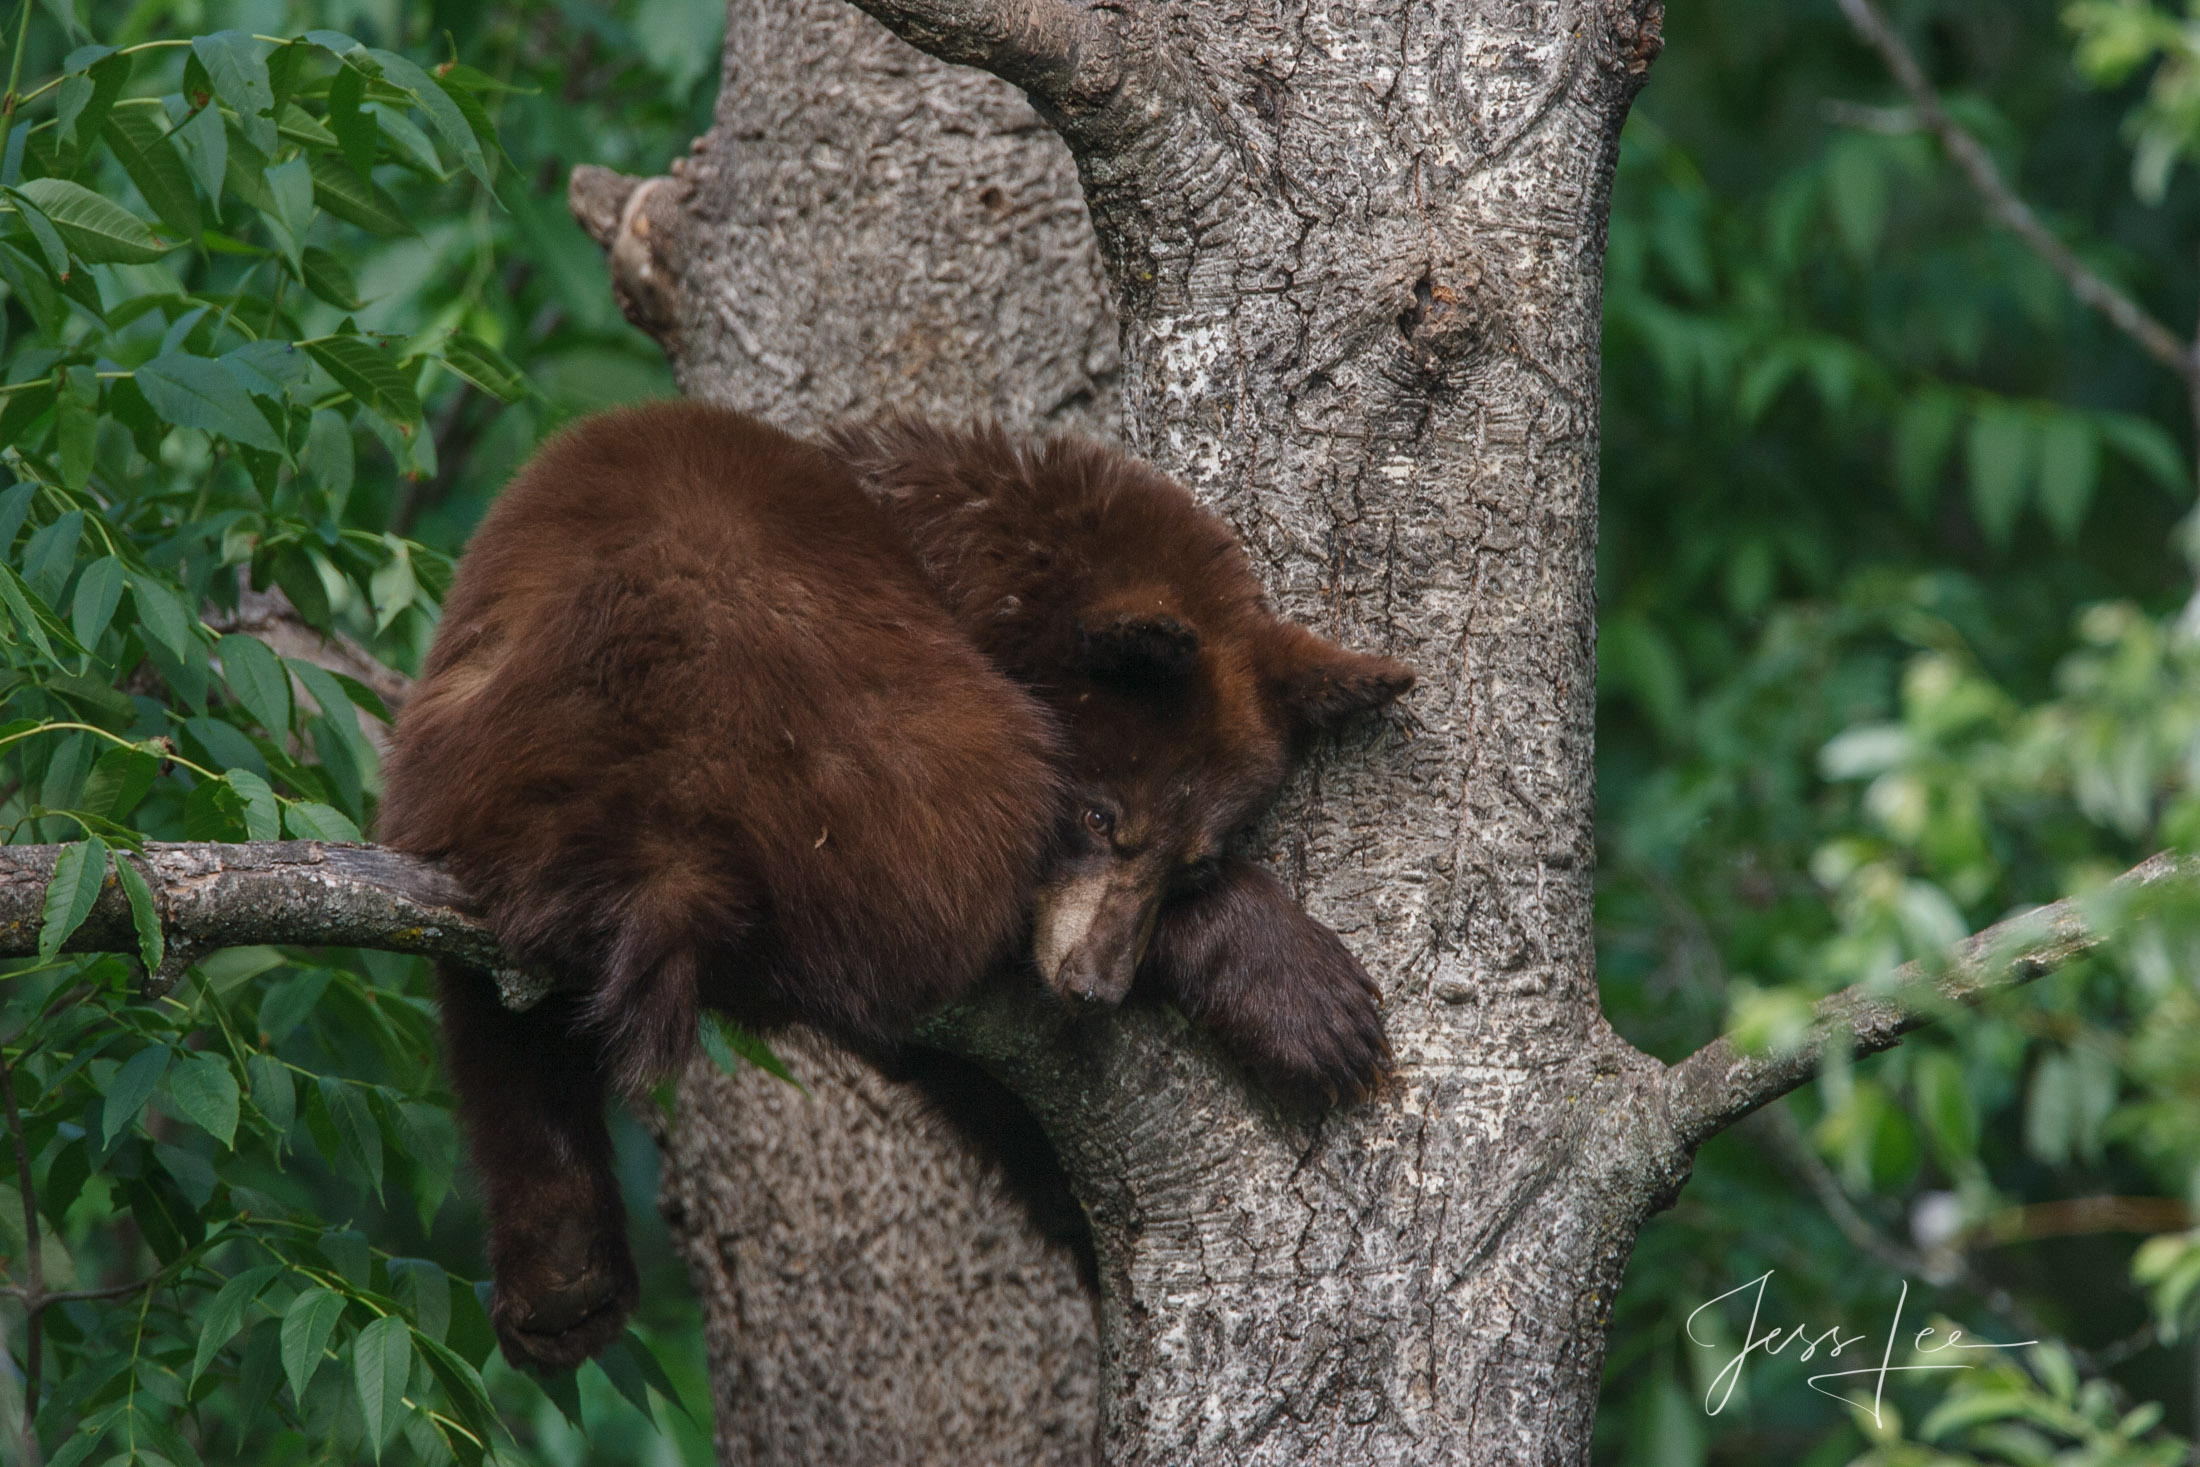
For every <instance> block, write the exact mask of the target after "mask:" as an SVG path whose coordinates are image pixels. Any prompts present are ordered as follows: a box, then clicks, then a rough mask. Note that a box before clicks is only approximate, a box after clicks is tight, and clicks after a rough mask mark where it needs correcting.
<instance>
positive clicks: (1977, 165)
mask: <svg viewBox="0 0 2200 1467" xmlns="http://www.w3.org/2000/svg"><path fill="white" fill-rule="evenodd" d="M1840 4H1841V13H1842V14H1843V15H1846V16H1847V17H1848V18H1849V24H1851V25H1853V26H1855V27H1856V30H1857V33H1858V34H1859V35H1861V36H1863V38H1864V39H1865V40H1866V41H1867V42H1869V43H1870V45H1871V47H1872V49H1873V50H1875V51H1877V52H1878V53H1879V55H1880V58H1881V59H1882V60H1884V61H1885V62H1886V63H1887V70H1889V71H1891V72H1893V73H1894V79H1895V80H1896V81H1897V82H1899V83H1901V86H1902V90H1903V91H1905V92H1908V93H1909V94H1910V104H1911V105H1912V106H1913V107H1915V108H1916V109H1917V116H1918V120H1919V121H1921V122H1923V123H1924V124H1925V126H1926V127H1927V128H1928V129H1930V130H1931V132H1932V134H1933V136H1935V137H1937V138H1939V139H1940V145H1941V146H1942V147H1943V148H1946V149H1947V150H1948V156H1949V157H1951V158H1953V159H1954V160H1955V162H1956V166H1957V167H1959V168H1961V169H1962V170H1963V171H1964V173H1965V175H1966V176H1968V177H1969V178H1970V180H1971V186H1972V187H1973V188H1975V189H1977V190H1978V193H1979V196H1980V197H1981V198H1983V199H1984V200H1985V201H1986V207H1987V208H1988V209H1989V210H1991V211H1992V212H1993V215H1994V217H1995V218H1997V219H1999V220H2000V221H2001V222H2002V223H2003V224H2005V225H2007V226H2008V227H2009V229H2010V230H2011V231H2012V232H2013V233H2015V235H2016V236H2017V238H2019V239H2021V240H2023V241H2024V242H2025V243H2026V244H2027V245H2029V246H2031V248H2032V251H2033V253H2034V254H2037V255H2038V256H2039V257H2040V258H2041V259H2043V260H2045V261H2046V262H2047V263H2048V265H2049V266H2051V267H2052V268H2053V269H2054V271H2055V273H2056V274H2058V275H2060V276H2062V278H2063V280H2064V281H2065V282H2067V283H2068V285H2069V286H2070V293H2071V294H2072V295H2075V296H2076V297H2077V298H2078V299H2079V300H2080V301H2083V302H2084V303H2085V304H2086V305H2088V306H2091V307H2092V308H2093V309H2094V310H2096V311H2099V312H2100V313H2101V314H2102V315H2103V316H2105V317H2107V318H2108V320H2109V323H2110V324H2111V325H2113V326H2115V327H2116V329H2117V330H2119V331H2121V332H2123V333H2124V334H2125V335H2126V336H2128V337H2130V338H2131V339H2132V340H2133V341H2135V342H2137V343H2138V344H2139V345H2140V347H2141V348H2142V349H2143V350H2145V352H2146V353H2147V355H2149V356H2151V357H2153V358H2154V359H2155V360H2156V361H2158V362H2160V363H2161V364H2162V365H2163V366H2165V367H2168V368H2169V369H2170V370H2171V371H2173V372H2175V373H2177V374H2178V375H2179V376H2181V377H2185V378H2187V379H2189V380H2193V381H2195V383H2196V384H2200V356H2196V355H2195V351H2194V348H2193V347H2192V346H2191V345H2188V344H2187V343H2185V342H2183V341H2181V340H2179V339H2178V337H2177V333H2176V332H2174V331H2172V330H2170V329H2169V328H2168V327H2167V326H2164V325H2163V324H2162V323H2161V322H2160V321H2157V320H2155V319H2154V317H2152V316H2150V315H2148V314H2147V312H2146V311H2145V309H2144V308H2142V307H2141V306H2140V305H2139V303H2138V302H2136V301H2134V300H2133V299H2132V298H2131V297H2130V296H2128V295H2125V294H2124V293H2123V292H2122V291H2120V290H2118V289H2117V288H2116V287H2115V286H2113V285H2110V284H2109V283H2108V282H2107V281H2105V280H2103V279H2102V278H2101V277H2100V276H2098V275H2096V274H2094V273H2093V272H2092V271H2091V270H2089V269H2087V268H2086V266H2085V264H2084V262H2082V261H2081V260H2079V258H2078V257H2077V256H2076V255H2074V254H2072V253H2071V252H2070V247H2069V246H2068V245H2066V244H2064V243H2063V242H2062V241H2061V240H2059V239H2057V238H2056V237H2055V236H2054V234H2053V233H2052V232H2050V231H2049V230H2048V228H2047V226H2046V225H2044V224H2042V223H2040V218H2039V215H2037V214H2035V213H2033V212H2032V206H2031V205H2029V204H2027V203H2025V202H2024V200H2022V199H2020V198H2018V197H2017V196H2016V194H2015V193H2014V192H2013V191H2012V190H2011V189H2010V187H2009V185H2008V184H2007V183H2005V182H2003V181H2002V177H2001V172H2000V170H1998V169H1997V168H1995V167H1994V161H1993V159H1991V158H1989V157H1987V156H1986V149H1985V148H1983V147H1981V146H1980V145H1979V140H1978V139H1977V138H1975V137H1973V136H1971V134H1970V133H1969V132H1967V131H1966V130H1964V129H1963V128H1962V127H1960V126H1959V125H1957V123H1956V121H1955V119H1954V118H1952V117H1950V116H1949V115H1948V110H1947V109H1946V108H1945V107H1943V106H1941V104H1940V95H1939V93H1937V92H1935V91H1934V90H1933V84H1932V83H1931V82H1930V81H1928V80H1926V78H1925V72H1924V69H1923V68H1922V67H1920V66H1919V65H1918V64H1917V58H1916V57H1914V56H1912V55H1911V54H1910V52H1909V48H1908V47H1906V46H1904V45H1903V44H1902V38H1901V37H1899V36H1897V35H1896V34H1895V33H1894V29H1893V27H1891V26H1889V25H1888V24H1887V18H1886V17H1885V16H1883V15H1881V14H1880V13H1879V11H1878V10H1877V9H1876V8H1875V7H1874V6H1873V5H1872V3H1871V0H1840ZM2195 390H2196V392H2200V385H2196V388H2195Z"/></svg>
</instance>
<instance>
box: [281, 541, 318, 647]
mask: <svg viewBox="0 0 2200 1467" xmlns="http://www.w3.org/2000/svg"><path fill="white" fill-rule="evenodd" d="M322 564H323V562H322V560H321V558H320V555H319V554H318V553H317V552H314V551H310V550H307V549H306V548H305V547H304V546H302V545H300V544H298V543H297V542H296V541H291V542H290V543H289V544H286V545H279V546H277V547H275V549H274V551H273V552H272V553H271V554H270V555H269V556H268V562H267V567H268V570H269V572H270V573H271V574H272V575H273V576H274V578H275V584H276V585H278V586H280V587H282V588H283V594H284V595H285V596H287V597H289V598H290V604H291V605H292V606H293V607H294V608H296V610H297V612H298V615H300V616H301V617H304V618H305V622H306V625H308V626H310V627H313V628H314V629H315V630H317V631H320V632H323V633H326V632H327V631H328V630H329V626H330V608H329V601H328V587H327V586H326V585H324V584H323V583H322V580H321V566H322Z"/></svg>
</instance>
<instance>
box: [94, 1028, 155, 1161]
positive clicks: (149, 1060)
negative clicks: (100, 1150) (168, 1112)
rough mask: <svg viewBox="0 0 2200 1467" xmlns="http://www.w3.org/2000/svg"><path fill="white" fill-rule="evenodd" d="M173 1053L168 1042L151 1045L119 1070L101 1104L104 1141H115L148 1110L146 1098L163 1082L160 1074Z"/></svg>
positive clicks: (101, 1137) (107, 1143)
mask: <svg viewBox="0 0 2200 1467" xmlns="http://www.w3.org/2000/svg"><path fill="white" fill-rule="evenodd" d="M169 1053H170V1051H169V1049H168V1046H167V1045H165V1044H151V1045H147V1046H146V1047H145V1048H143V1049H141V1050H139V1051H138V1052H137V1053H136V1054H133V1055H131V1056H130V1058H129V1059H128V1060H127V1061H126V1062H125V1063H124V1064H123V1066H122V1068H121V1069H120V1070H119V1071H117V1072H116V1073H115V1078H114V1079H113V1080H112V1081H111V1082H110V1083H109V1084H108V1086H107V1093H106V1095H105V1097H103V1101H102V1104H101V1107H100V1117H99V1128H100V1141H101V1144H102V1145H112V1144H113V1142H114V1139H115V1137H117V1136H119V1135H121V1134H122V1133H123V1132H124V1131H127V1130H128V1129H130V1127H131V1125H132V1124H133V1123H134V1122H135V1121H136V1120H137V1118H138V1116H139V1114H140V1113H142V1112H143V1111H144V1109H145V1102H146V1101H148V1100H151V1099H152V1098H153V1089H154V1087H155V1086H157V1085H159V1084H160V1077H161V1076H162V1075H165V1074H167V1073H168V1059H169Z"/></svg>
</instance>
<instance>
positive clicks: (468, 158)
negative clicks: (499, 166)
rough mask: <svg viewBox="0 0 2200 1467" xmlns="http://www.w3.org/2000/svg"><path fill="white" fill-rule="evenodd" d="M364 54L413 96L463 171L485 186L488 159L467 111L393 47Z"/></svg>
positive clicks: (384, 74) (396, 84)
mask: <svg viewBox="0 0 2200 1467" xmlns="http://www.w3.org/2000/svg"><path fill="white" fill-rule="evenodd" d="M367 54H368V55H369V56H372V57H373V58H374V59H375V61H376V62H377V63H378V64H379V65H380V66H381V68H382V79H383V80H384V81H387V82H390V83H392V84H393V85H395V86H399V87H402V88H403V89H404V90H405V91H406V93H407V94H408V95H410V96H411V97H412V99H413V101H414V102H415V103H416V104H417V105H418V106H419V108H420V110H421V111H423V112H425V113H427V114H428V120H429V121H430V122H432V123H434V124H435V130H436V131H437V132H439V133H441V134H442V135H443V141H444V142H446V143H448V144H449V145H450V148H451V151H452V152H454V153H456V154H458V156H459V160H460V161H461V162H463V163H464V164H465V165H466V171H467V172H469V173H471V174H473V176H474V177H476V178H478V179H480V180H481V182H482V185H483V186H484V187H486V186H487V185H488V182H489V163H488V160H487V159H486V158H484V157H483V156H482V152H481V143H480V142H479V141H478V140H477V139H476V138H475V137H474V130H473V128H471V127H469V126H468V125H467V123H466V114H465V113H464V112H462V111H460V110H459V107H458V104H457V103H455V102H453V101H452V100H451V98H450V95H449V94H448V93H446V92H445V91H444V90H443V88H441V87H439V86H437V85H436V84H435V80H434V79H433V78H432V77H430V76H429V75H428V74H427V73H426V72H425V71H422V70H421V69H420V68H419V67H418V66H416V65H414V64H413V63H412V62H411V61H408V60H407V59H406V58H404V57H403V56H400V55H398V54H397V53H396V52H394V51H379V50H374V49H372V48H370V49H369V50H368V52H367Z"/></svg>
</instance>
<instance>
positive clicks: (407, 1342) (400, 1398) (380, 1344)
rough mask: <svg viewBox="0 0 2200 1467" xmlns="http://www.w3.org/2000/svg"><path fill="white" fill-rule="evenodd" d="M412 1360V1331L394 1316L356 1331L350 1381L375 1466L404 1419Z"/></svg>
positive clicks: (382, 1318) (386, 1315) (388, 1316)
mask: <svg viewBox="0 0 2200 1467" xmlns="http://www.w3.org/2000/svg"><path fill="white" fill-rule="evenodd" d="M412 1356H413V1351H412V1330H411V1328H410V1327H409V1326H407V1325H406V1323H405V1321H404V1320H402V1319H400V1318H398V1317H397V1316H396V1315H394V1314H385V1315H383V1316H382V1317H381V1318H380V1319H378V1320H376V1321H375V1322H374V1323H372V1324H370V1325H368V1326H367V1327H366V1328H365V1329H363V1330H361V1331H359V1338H358V1339H357V1340H355V1341H353V1343H352V1347H351V1370H352V1380H353V1382H354V1383H355V1384H356V1385H357V1386H358V1387H359V1412H360V1414H361V1415H362V1416H364V1417H366V1419H367V1442H368V1444H369V1445H370V1446H372V1447H373V1448H374V1459H375V1460H376V1461H377V1462H379V1461H381V1460H382V1448H383V1446H384V1445H385V1444H387V1443H388V1441H389V1439H390V1435H391V1434H392V1433H393V1432H395V1431H396V1430H397V1423H398V1422H400V1421H402V1420H403V1419H404V1417H405V1409H406V1408H405V1403H404V1396H405V1381H406V1379H407V1378H408V1377H410V1376H411V1374H412Z"/></svg>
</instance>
